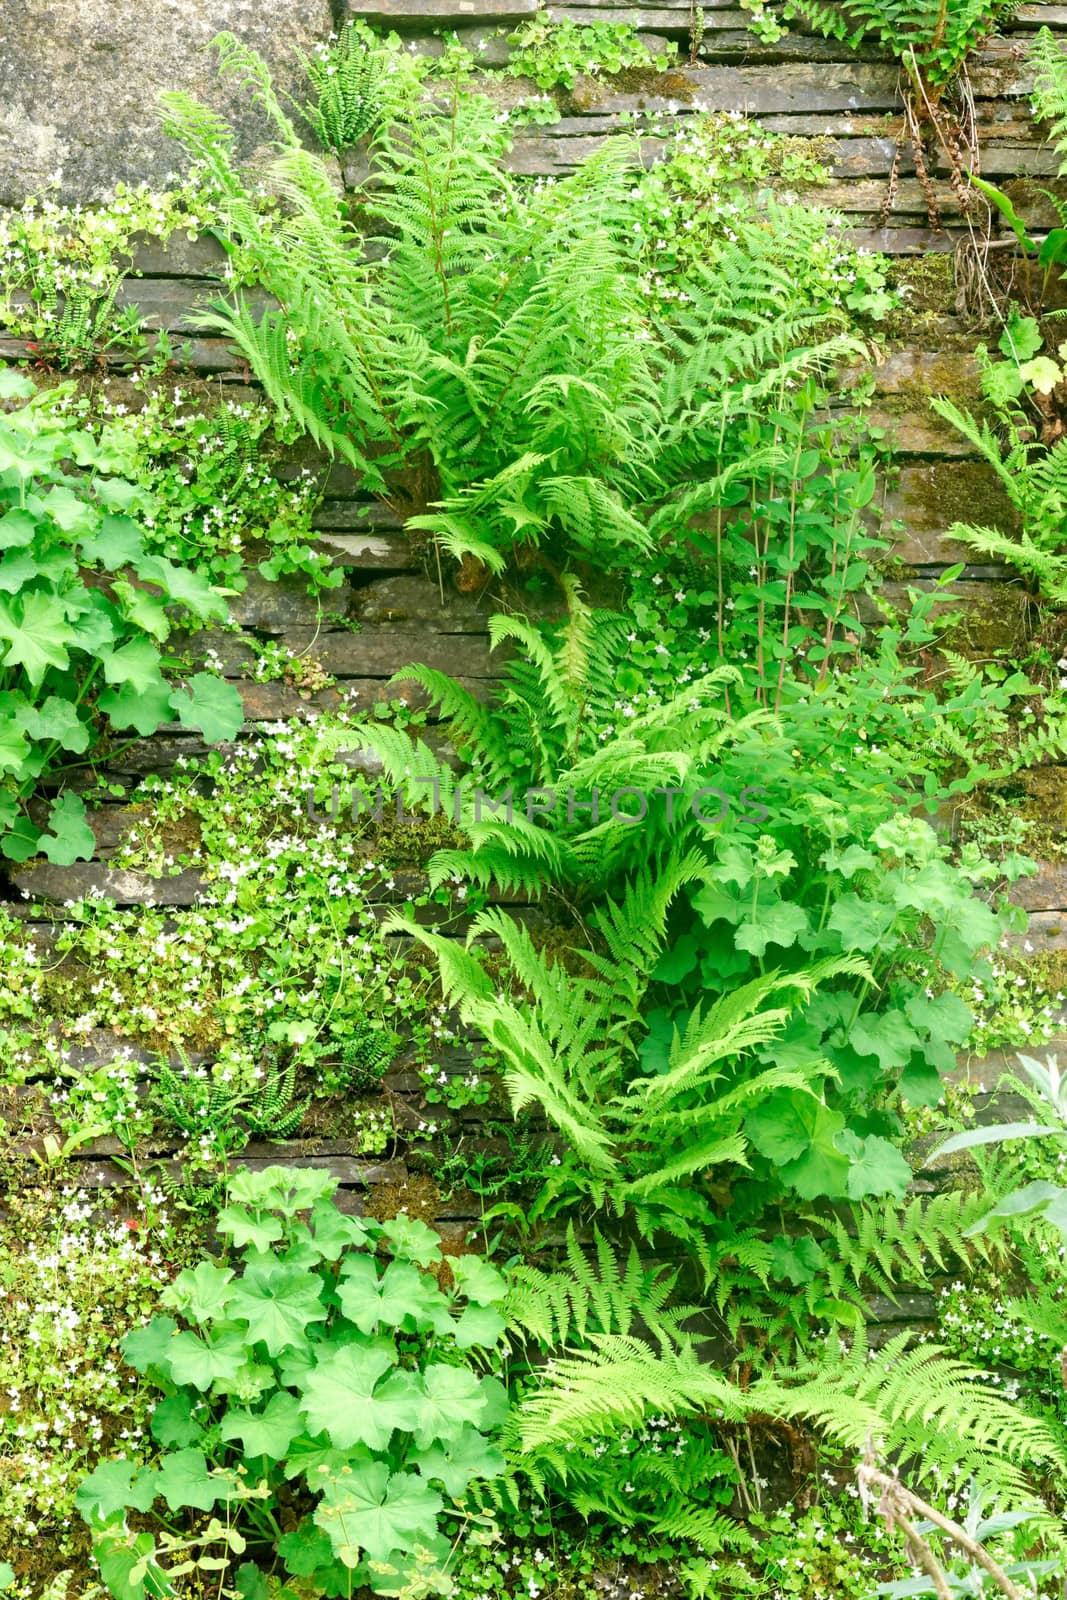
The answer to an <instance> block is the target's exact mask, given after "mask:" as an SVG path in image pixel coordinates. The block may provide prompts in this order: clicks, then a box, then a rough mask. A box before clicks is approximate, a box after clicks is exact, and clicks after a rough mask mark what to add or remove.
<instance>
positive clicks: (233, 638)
mask: <svg viewBox="0 0 1067 1600" xmlns="http://www.w3.org/2000/svg"><path fill="white" fill-rule="evenodd" d="M277 643H278V644H279V645H281V646H282V647H283V648H284V649H287V650H290V651H291V652H292V653H293V654H294V655H296V656H301V657H305V658H306V659H307V660H309V661H317V662H318V663H319V665H320V666H322V667H323V668H325V670H326V671H327V672H329V673H331V674H332V675H333V676H334V677H336V678H381V679H385V678H391V677H392V676H393V674H394V673H395V672H397V671H398V670H399V669H400V668H401V667H404V666H407V665H409V664H410V663H412V662H416V661H417V662H420V663H422V664H423V665H424V666H427V667H435V668H437V669H438V670H439V671H441V672H448V673H450V674H452V675H454V676H457V677H462V678H499V677H500V674H501V672H502V671H503V663H504V661H505V659H506V656H507V651H506V650H505V649H504V648H503V647H502V648H501V649H500V650H496V651H494V652H493V654H492V656H490V653H489V640H488V637H487V636H486V635H485V634H476V633H445V632H437V631H432V630H431V629H430V628H429V627H423V628H421V629H414V628H410V627H409V628H367V629H364V630H363V631H362V632H359V633H348V632H332V631H326V630H324V631H318V630H316V629H313V628H288V629H286V631H285V632H284V633H281V634H279V635H278V638H277ZM193 648H194V650H203V651H205V652H206V651H207V650H208V649H210V650H211V651H212V652H213V653H214V657H215V659H216V662H217V670H219V671H221V672H223V673H224V674H225V675H226V676H227V677H240V676H241V675H242V673H246V672H248V670H249V669H250V667H251V666H252V664H253V663H254V661H255V660H256V658H257V656H258V654H259V648H260V647H259V642H258V641H257V640H255V639H249V638H242V637H241V636H240V635H238V634H226V633H221V632H214V631H213V632H211V633H205V634H203V635H199V636H196V638H195V642H194V644H193ZM159 742H160V741H158V740H157V741H156V744H157V745H158V744H159ZM146 770H147V769H146Z"/></svg>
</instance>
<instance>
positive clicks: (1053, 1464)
mask: <svg viewBox="0 0 1067 1600" xmlns="http://www.w3.org/2000/svg"><path fill="white" fill-rule="evenodd" d="M910 1337H911V1336H910V1335H908V1334H901V1335H898V1336H897V1337H896V1338H894V1339H892V1340H890V1341H889V1343H888V1344H887V1345H886V1346H885V1347H884V1348H883V1349H882V1350H880V1351H878V1352H871V1351H870V1350H869V1349H868V1347H867V1344H866V1340H865V1339H864V1337H863V1333H862V1330H861V1331H859V1332H857V1334H856V1335H855V1337H854V1340H853V1343H852V1346H851V1348H848V1349H846V1348H845V1347H844V1346H842V1347H840V1348H839V1349H838V1350H837V1351H836V1352H834V1353H833V1354H831V1353H830V1352H829V1351H827V1352H825V1353H824V1354H822V1355H821V1356H820V1358H819V1359H817V1360H814V1361H808V1362H804V1363H799V1364H797V1365H795V1366H792V1367H789V1366H782V1367H779V1368H778V1369H776V1370H775V1371H774V1372H772V1373H768V1374H764V1375H762V1376H759V1377H757V1378H755V1379H754V1380H753V1381H752V1382H750V1383H749V1384H748V1385H747V1386H746V1387H745V1388H744V1389H742V1388H740V1387H738V1386H737V1385H736V1384H735V1383H733V1382H732V1381H731V1380H730V1379H729V1377H728V1376H727V1375H725V1374H724V1373H722V1372H720V1371H719V1370H717V1369H716V1368H714V1367H711V1366H709V1365H707V1364H706V1363H704V1362H703V1361H702V1360H701V1359H700V1357H699V1355H698V1353H697V1350H696V1348H695V1346H694V1345H693V1343H692V1342H691V1341H687V1342H683V1343H680V1344H679V1345H678V1346H677V1347H676V1348H674V1349H671V1350H664V1349H663V1348H661V1347H659V1346H652V1345H650V1344H649V1343H648V1342H647V1341H644V1340H642V1339H639V1338H635V1337H634V1336H632V1335H596V1336H594V1337H593V1338H592V1340H591V1342H590V1345H589V1347H588V1348H587V1349H585V1350H580V1351H577V1352H575V1353H574V1354H572V1355H568V1356H565V1357H562V1358H559V1359H557V1360H554V1361H551V1362H550V1363H549V1364H548V1366H547V1367H546V1368H545V1369H544V1374H543V1379H542V1382H541V1384H540V1385H539V1387H538V1388H537V1389H535V1390H534V1391H533V1392H532V1393H530V1394H529V1395H528V1396H527V1397H526V1399H525V1400H524V1401H523V1403H522V1406H521V1408H520V1415H519V1418H518V1424H517V1426H518V1436H519V1438H520V1440H521V1444H522V1448H523V1449H524V1450H526V1451H528V1452H529V1453H530V1454H531V1455H532V1456H533V1457H534V1458H535V1459H537V1458H538V1457H539V1456H540V1455H541V1454H542V1453H544V1452H549V1453H552V1452H554V1451H555V1450H556V1449H558V1441H560V1440H568V1441H571V1443H572V1447H575V1448H576V1447H578V1445H579V1444H580V1442H581V1441H588V1440H590V1439H593V1438H597V1437H600V1436H602V1435H604V1434H607V1433H611V1432H614V1431H617V1430H620V1429H627V1428H637V1427H640V1426H641V1425H642V1424H643V1422H644V1421H645V1419H646V1418H647V1417H649V1416H667V1417H687V1416H688V1417H701V1416H710V1417H714V1418H718V1419H721V1421H722V1422H724V1423H727V1424H730V1423H732V1424H735V1425H736V1424H742V1423H745V1422H746V1421H749V1420H750V1419H752V1420H764V1421H767V1420H769V1421H771V1422H773V1421H774V1420H775V1419H779V1420H781V1419H785V1420H790V1421H794V1422H803V1423H807V1424H812V1425H814V1426H816V1427H817V1428H818V1429H819V1430H820V1432H821V1433H822V1434H823V1435H824V1436H825V1437H826V1438H827V1439H828V1440H829V1441H831V1442H832V1443H833V1444H835V1445H837V1446H838V1447H839V1448H844V1449H847V1450H853V1451H856V1452H857V1453H860V1452H862V1451H863V1450H865V1449H866V1448H868V1446H873V1447H874V1449H875V1450H876V1451H878V1452H879V1453H882V1454H890V1455H892V1456H894V1457H896V1458H898V1459H900V1460H902V1461H910V1462H914V1463H916V1468H915V1471H916V1474H917V1475H918V1476H920V1477H933V1478H935V1479H937V1478H939V1477H940V1478H944V1477H946V1476H953V1477H959V1478H966V1477H973V1478H974V1479H975V1480H976V1482H977V1483H978V1484H980V1485H983V1486H984V1485H989V1486H990V1487H994V1488H996V1489H997V1490H999V1491H1001V1492H1006V1493H1009V1494H1011V1495H1013V1496H1024V1497H1027V1498H1029V1493H1028V1486H1027V1483H1026V1478H1025V1471H1024V1469H1025V1468H1026V1467H1035V1466H1036V1467H1039V1468H1042V1469H1045V1470H1049V1469H1051V1470H1053V1471H1055V1472H1061V1471H1062V1470H1063V1450H1062V1444H1061V1441H1060V1440H1059V1438H1058V1436H1057V1434H1056V1432H1055V1431H1054V1430H1053V1429H1052V1428H1051V1427H1050V1426H1049V1425H1048V1424H1046V1423H1045V1422H1043V1421H1039V1420H1036V1419H1035V1418H1033V1417H1030V1416H1028V1415H1027V1414H1026V1413H1025V1412H1023V1411H1021V1410H1018V1409H1017V1408H1016V1407H1015V1406H1013V1405H1012V1404H1011V1403H1010V1402H1009V1401H1006V1400H1004V1399H1002V1398H1001V1397H1000V1395H999V1394H998V1393H997V1392H996V1391H993V1390H991V1389H990V1387H989V1386H988V1382H987V1380H986V1375H985V1374H984V1373H982V1372H980V1371H977V1370H975V1369H974V1368H972V1367H969V1366H967V1365H966V1364H965V1363H964V1362H961V1361H958V1360H955V1359H954V1358H952V1357H949V1356H947V1355H946V1354H945V1353H944V1352H943V1351H942V1350H940V1349H939V1348H938V1347H937V1346H935V1345H920V1346H910Z"/></svg>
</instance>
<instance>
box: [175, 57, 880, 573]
mask: <svg viewBox="0 0 1067 1600" xmlns="http://www.w3.org/2000/svg"><path fill="white" fill-rule="evenodd" d="M219 50H220V55H221V58H222V63H223V68H224V70H225V72H226V73H227V75H228V76H230V77H232V78H235V79H237V80H239V81H240V82H242V83H244V84H245V85H246V86H247V88H248V90H249V92H250V93H251V94H252V95H253V97H254V99H255V100H256V101H257V102H258V103H259V104H260V105H261V107H262V108H263V109H264V110H265V111H266V112H267V114H268V115H269V117H270V118H271V120H272V122H273V124H274V127H275V130H276V134H277V154H276V156H275V158H274V160H273V161H272V162H271V163H270V165H269V167H268V169H267V172H266V174H265V180H266V185H267V188H268V190H269V192H270V194H271V196H272V198H273V200H274V201H275V202H276V204H275V205H274V206H267V207H265V206H264V203H263V201H262V198H261V195H260V185H261V182H262V181H263V178H264V174H263V173H262V172H261V171H259V170H257V171H256V172H255V173H252V174H248V173H245V172H243V171H242V170H241V169H240V168H239V167H238V165H237V163H236V161H235V159H234V154H233V151H234V141H233V137H232V134H231V133H230V131H229V130H228V129H226V128H225V127H224V126H223V125H221V124H220V122H219V120H218V118H217V117H216V116H215V115H214V113H212V112H210V111H209V110H207V109H205V108H202V107H198V106H197V105H196V104H195V103H194V102H193V101H192V100H190V99H189V98H188V97H187V96H182V95H169V96H165V97H164V106H165V110H166V119H167V120H166V125H167V127H168V128H169V129H170V131H171V132H173V133H174V134H175V135H176V136H177V137H178V138H179V139H180V140H181V141H182V143H183V144H184V145H185V147H186V148H187V150H188V151H189V152H190V154H191V155H192V156H193V157H194V158H195V159H196V160H197V162H198V163H199V164H200V165H201V166H202V168H203V170H204V172H205V174H206V178H207V181H208V183H209V186H210V187H211V188H212V190H213V191H214V193H215V196H216V201H217V205H218V207H219V212H220V215H221V218H222V221H221V225H220V232H221V236H222V238H223V242H224V244H225V246H226V248H227V250H228V251H229V252H230V254H231V255H232V257H233V259H234V264H235V269H237V271H238V276H239V277H240V278H243V279H245V280H248V279H252V278H254V279H255V281H257V282H258V283H259V284H260V285H262V287H263V288H264V289H266V290H267V291H268V292H269V293H271V294H273V296H274V297H275V299H276V300H277V301H278V303H279V305H280V307H281V309H280V311H276V312H268V313H266V314H265V315H256V314H253V312H252V311H251V310H250V308H249V306H248V304H247V301H245V300H244V299H243V298H242V297H241V296H240V295H238V296H237V297H236V298H235V299H234V300H232V301H227V302H222V303H219V304H217V305H216V306H214V307H213V308H212V309H211V311H210V312H208V313H207V314H206V316H205V318H204V324H203V325H204V326H205V327H206V328H208V329H210V330H211V331H212V332H215V333H217V334H220V335H222V336H223V337H225V338H228V339H229V340H231V341H232V343H233V344H234V345H235V346H236V348H237V349H238V350H239V352H240V353H241V355H242V357H243V358H244V360H245V361H246V362H247V364H248V366H249V367H250V369H251V370H252V371H253V372H254V373H255V375H256V377H257V378H258V379H259V380H260V382H261V383H262V384H263V387H264V389H265V391H266V393H267V394H268V396H269V398H270V400H271V402H272V403H273V405H274V406H275V407H276V408H277V409H278V411H279V412H280V413H281V415H282V416H283V417H284V418H285V419H286V420H287V421H288V422H290V423H294V424H296V425H297V426H299V427H300V428H302V429H303V430H305V431H306V432H307V433H308V434H309V435H310V436H311V438H313V439H314V440H315V441H316V443H318V444H319V445H321V446H322V447H324V448H325V449H327V450H329V451H331V452H333V453H335V454H336V455H338V456H340V457H342V458H343V459H344V460H345V461H346V462H347V463H348V464H349V465H350V466H351V467H352V468H353V470H354V472H355V474H356V476H357V478H358V480H359V482H360V485H361V487H362V488H363V489H364V490H366V491H368V492H370V493H372V494H376V495H378V496H380V497H381V498H383V499H384V500H386V501H387V502H388V503H389V504H390V505H391V506H392V507H394V508H395V509H396V510H397V511H398V512H399V513H400V514H401V515H402V516H403V517H404V519H405V521H406V522H407V525H408V526H409V527H411V528H412V529H417V530H422V531H428V532H430V533H431V534H433V535H434V537H435V538H436V539H437V540H438V542H439V544H440V547H441V548H442V549H443V550H444V551H445V552H447V553H448V554H449V555H451V556H452V557H454V558H455V559H457V560H460V561H463V560H466V561H468V562H471V561H476V562H479V563H481V564H482V566H483V567H484V568H486V569H488V570H499V568H500V566H501V565H502V563H503V562H504V561H505V560H506V559H507V557H508V556H509V555H510V554H512V553H513V552H514V551H515V550H516V548H521V547H526V548H527V550H529V549H532V548H534V547H541V548H545V549H548V550H549V551H551V552H552V555H553V560H552V563H551V564H552V567H553V569H554V570H555V569H558V568H559V567H560V566H565V564H566V561H567V559H569V558H570V557H572V556H581V557H582V558H584V559H588V560H591V561H594V562H596V561H599V562H605V561H608V560H617V559H618V558H619V556H620V554H622V553H625V552H632V551H635V550H641V549H647V548H649V547H650V545H651V542H652V540H653V539H657V540H664V539H667V538H671V537H679V536H681V535H683V534H684V533H685V531H686V525H687V522H688V519H689V518H690V517H691V515H692V514H693V512H694V510H695V509H696V508H697V505H698V501H699V499H700V495H699V494H698V493H697V492H696V491H694V489H693V487H692V480H693V477H694V467H696V468H697V476H698V477H700V478H701V479H702V480H704V482H705V487H704V489H703V491H702V492H703V496H704V498H705V500H706V499H707V497H708V496H710V495H711V494H713V493H716V492H717V493H719V494H721V493H722V492H723V490H724V488H725V487H726V486H727V484H728V482H729V481H730V480H728V479H727V478H726V477H723V476H720V475H719V474H720V473H721V471H722V469H721V468H720V469H716V468H715V467H714V466H713V465H711V470H709V465H710V464H713V463H714V462H715V461H716V459H717V456H718V454H719V453H720V452H721V449H722V440H723V427H724V423H725V422H727V421H728V420H730V419H732V418H741V417H742V416H743V415H744V414H745V413H746V412H747V411H749V410H751V408H752V407H754V406H757V405H761V404H769V403H771V402H772V400H773V399H774V397H776V396H777V395H778V394H779V393H780V391H781V386H782V384H783V383H785V382H787V381H790V380H791V379H792V378H794V377H795V376H797V375H802V374H804V373H805V372H807V371H810V370H814V369H816V368H818V367H820V366H824V365H826V364H827V363H828V362H830V361H831V360H833V359H834V358H835V356H836V355H837V354H839V353H841V352H842V351H844V350H846V349H852V348H854V345H853V344H852V343H851V342H850V341H847V340H844V339H842V338H841V337H840V336H839V335H834V334H832V333H831V334H830V335H827V332H826V327H827V320H826V312H825V307H813V306H812V305H811V304H809V303H806V302H805V301H804V299H803V296H802V295H800V294H799V293H798V291H797V287H796V283H795V274H794V273H793V272H792V271H791V266H790V262H791V259H792V258H793V256H794V255H795V252H796V251H797V250H804V249H806V248H810V247H813V246H814V244H815V243H816V241H817V240H821V239H822V238H823V237H824V235H825V226H826V223H825V218H823V217H821V216H818V215H813V216H810V217H805V216H803V215H802V214H801V213H800V210H799V208H792V209H791V210H790V209H783V208H777V209H776V208H774V206H773V205H772V208H771V211H772V213H773V214H771V215H768V217H767V218H766V219H762V218H760V219H757V218H756V217H755V216H754V217H753V219H752V222H751V226H750V227H746V229H745V235H744V237H743V238H742V239H741V241H740V242H739V243H737V244H735V245H733V246H726V247H724V249H723V251H722V254H721V258H719V259H717V260H716V263H715V265H714V266H704V267H703V268H702V269H701V270H700V271H699V272H698V273H696V275H695V277H694V280H693V282H692V284H690V285H688V286H687V288H686V292H685V294H683V295H681V296H680V297H679V301H678V304H679V306H683V305H684V306H685V308H686V309H685V311H684V313H683V312H682V311H679V313H678V314H677V315H676V316H673V317H672V319H671V320H670V321H669V322H666V321H664V322H661V323H659V324H655V325H650V322H649V316H648V309H647V305H646V300H645V296H644V294H643V292H642V289H641V285H640V279H639V274H638V271H637V270H636V266H635V261H634V255H633V243H632V241H633V233H632V222H633V214H632V202H631V200H630V198H629V192H630V189H631V188H632V178H631V175H630V174H631V168H632V165H633V163H634V161H635V160H636V159H637V156H638V153H639V152H638V150H637V147H636V144H635V142H634V141H633V140H632V139H631V138H630V137H629V136H619V137H617V138H614V139H612V140H609V141H607V142H606V144H605V145H604V146H603V147H602V148H601V149H600V150H599V151H598V152H597V153H596V154H595V155H594V156H593V157H592V158H591V159H590V160H588V161H587V162H586V163H585V164H584V165H583V167H582V168H580V169H579V171H578V172H576V173H575V174H573V175H572V176H570V177H568V178H566V179H564V180H563V181H561V182H559V183H557V184H556V185H554V186H551V187H549V188H542V189H534V188H530V187H526V188H522V187H520V186H517V185H516V184H515V183H514V181H513V180H512V179H511V177H510V176H509V174H508V173H507V171H506V168H505V155H506V150H507V141H508V135H507V132H506V130H505V129H504V128H503V127H502V126H501V125H500V123H499V122H498V120H497V108H496V107H495V105H494V104H493V103H492V102H491V101H489V100H488V99H486V98H483V97H480V96H478V95H476V94H472V93H469V92H467V91H464V90H457V91H456V92H455V95H454V98H453V101H452V104H451V106H450V107H449V108H448V109H447V111H441V110H440V109H439V108H434V107H430V106H428V105H427V103H426V102H425V101H424V99H423V98H422V92H421V90H419V88H418V86H417V84H415V85H411V84H407V85H406V86H405V83H406V81H405V82H400V81H399V80H398V81H397V82H391V85H390V88H389V115H388V116H384V115H383V116H378V117H375V116H374V112H373V101H374V97H375V93H376V90H375V88H374V85H375V83H379V82H384V78H385V76H387V65H386V63H387V61H393V58H392V57H387V56H386V55H385V53H384V52H380V51H377V50H376V49H375V48H372V47H371V46H370V45H369V43H368V37H367V34H366V33H365V32H364V31H362V30H361V31H359V32H358V34H357V33H356V32H353V31H351V30H350V31H349V32H347V33H346V34H345V35H344V36H343V41H342V43H341V44H339V45H338V46H337V51H339V52H341V56H342V57H343V60H341V59H340V58H338V60H337V62H336V66H337V70H336V73H335V74H334V75H333V76H332V77H330V78H329V79H328V82H329V84H330V85H331V86H332V87H331V88H330V91H329V93H330V94H331V95H333V96H334V99H333V100H330V99H329V98H328V96H326V91H325V80H324V81H323V83H320V90H321V91H322V92H321V93H320V98H319V102H318V109H317V110H316V111H314V112H312V113H311V115H312V120H313V121H315V119H316V118H317V119H318V121H317V123H316V125H317V126H318V127H319V130H320V134H321V136H322V137H323V138H324V139H327V140H332V141H333V142H335V143H336V142H337V141H338V140H339V139H341V138H342V137H344V138H347V137H350V136H352V134H353V130H354V128H355V127H356V126H359V127H360V128H363V127H364V125H365V124H367V125H368V126H369V123H370V121H372V120H373V121H374V133H373V138H372V145H371V150H372V168H373V170H372V178H371V180H370V181H369V182H368V185H367V187H366V189H365V190H364V192H363V193H362V195H361V196H360V197H359V202H360V204H359V210H360V221H361V224H362V225H364V226H365V233H364V234H361V235H359V236H357V234H356V232H355V230H354V228H353V226H352V224H351V223H350V221H349V212H348V208H347V206H346V204H345V202H343V201H342V199H341V198H340V197H339V196H338V195H337V193H336V192H335V190H334V187H333V185H332V183H331V181H330V176H329V173H328V171H327V169H326V168H325V167H324V165H323V163H322V162H321V161H320V160H319V159H318V158H317V157H315V156H313V155H311V154H309V153H308V152H307V151H304V150H302V149H301V148H300V146H299V143H298V141H297V140H296V138H295V134H294V131H293V124H292V122H291V121H290V119H289V118H288V116H287V115H286V113H285V111H284V109H283V108H282V106H281V104H280V102H279V99H278V96H277V95H276V94H275V93H274V91H273V90H272V88H271V85H270V79H269V74H268V73H267V71H266V68H265V67H264V66H263V64H262V62H260V61H259V60H258V58H256V57H255V56H254V54H253V53H251V52H249V51H247V50H244V49H242V48H241V47H240V46H238V45H237V44H236V41H234V40H233V39H232V37H231V36H228V35H224V36H222V38H221V39H220V41H219ZM330 62H331V63H333V62H334V56H331V57H330ZM394 65H395V63H394ZM328 70H329V68H328V66H321V68H320V67H316V68H315V69H314V72H315V73H316V74H318V77H319V78H321V77H322V73H324V72H328ZM376 74H377V75H378V77H376V76H375V75H376ZM400 77H401V79H402V78H403V74H400ZM353 119H355V120H353ZM459 152H462V159H460V158H459V154H458V153H459ZM365 246H367V247H369V248H366V249H365V248H364V247H365ZM368 256H370V257H372V258H373V259H368ZM764 459H765V458H762V457H761V458H760V461H763V460H764ZM760 461H752V462H749V463H748V470H749V471H750V472H751V471H758V470H760ZM732 474H733V477H735V478H736V477H737V476H738V475H743V469H742V468H740V467H738V466H735V467H733V469H732ZM560 558H561V559H560Z"/></svg>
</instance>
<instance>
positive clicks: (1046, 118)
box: [1030, 28, 1067, 175]
mask: <svg viewBox="0 0 1067 1600" xmlns="http://www.w3.org/2000/svg"><path fill="white" fill-rule="evenodd" d="M1030 63H1031V65H1032V67H1033V69H1034V89H1033V95H1032V97H1031V105H1032V106H1033V110H1034V115H1035V116H1037V117H1039V118H1040V119H1041V121H1042V122H1046V123H1047V124H1048V138H1049V143H1050V144H1052V145H1054V146H1055V148H1056V150H1057V152H1058V153H1059V154H1060V155H1061V156H1062V157H1063V163H1062V164H1061V166H1060V169H1059V170H1060V174H1061V175H1062V173H1063V171H1064V168H1065V167H1067V58H1065V57H1064V55H1063V52H1062V50H1061V49H1060V45H1059V42H1058V40H1057V39H1056V37H1055V35H1054V34H1052V33H1050V31H1049V30H1048V28H1041V29H1039V30H1038V32H1037V33H1036V34H1035V35H1034V41H1033V43H1032V44H1031V46H1030Z"/></svg>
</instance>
